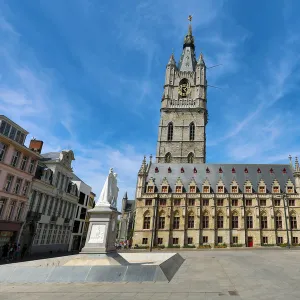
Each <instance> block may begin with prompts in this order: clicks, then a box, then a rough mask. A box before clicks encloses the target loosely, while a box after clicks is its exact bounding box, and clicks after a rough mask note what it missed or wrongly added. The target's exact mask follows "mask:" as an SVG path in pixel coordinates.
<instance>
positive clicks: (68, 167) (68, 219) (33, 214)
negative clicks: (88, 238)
mask: <svg viewBox="0 0 300 300" xmlns="http://www.w3.org/2000/svg"><path fill="white" fill-rule="evenodd" d="M19 132H20V133H19ZM27 134H28V132H27V131H26V130H24V129H23V128H21V127H20V126H19V125H17V124H15V123H14V122H12V121H11V120H10V119H8V118H7V117H5V116H0V246H1V245H3V244H5V243H7V242H17V243H21V244H27V245H28V246H29V250H30V252H31V253H45V252H57V251H71V250H80V248H81V247H83V245H82V240H84V238H83V235H84V233H85V231H84V230H83V229H84V228H85V227H86V226H87V225H86V224H84V223H87V222H88V213H87V211H88V209H87V208H88V207H90V206H91V205H90V202H91V200H90V199H94V197H95V194H94V193H92V188H91V187H90V186H88V185H87V184H86V183H84V182H83V181H82V180H81V179H79V178H78V177H77V176H76V175H75V174H74V173H73V169H72V161H74V160H75V157H74V153H73V151H72V150H66V151H61V152H50V153H44V154H41V152H42V147H43V142H42V141H39V140H36V139H32V140H31V141H30V144H29V147H26V146H25V145H24V142H25V140H26V136H27ZM82 199H84V201H82ZM78 216H79V217H78ZM78 218H79V220H80V221H79V222H80V228H78V222H77V219H78ZM81 223H83V224H81Z"/></svg>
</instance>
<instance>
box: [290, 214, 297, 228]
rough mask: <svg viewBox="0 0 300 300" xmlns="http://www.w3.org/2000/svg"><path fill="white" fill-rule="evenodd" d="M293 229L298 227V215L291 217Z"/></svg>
mask: <svg viewBox="0 0 300 300" xmlns="http://www.w3.org/2000/svg"><path fill="white" fill-rule="evenodd" d="M290 222H291V229H297V218H296V216H291V217H290Z"/></svg>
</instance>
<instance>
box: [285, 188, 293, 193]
mask: <svg viewBox="0 0 300 300" xmlns="http://www.w3.org/2000/svg"><path fill="white" fill-rule="evenodd" d="M286 191H287V193H288V194H293V193H294V187H293V186H288V187H287V188H286Z"/></svg>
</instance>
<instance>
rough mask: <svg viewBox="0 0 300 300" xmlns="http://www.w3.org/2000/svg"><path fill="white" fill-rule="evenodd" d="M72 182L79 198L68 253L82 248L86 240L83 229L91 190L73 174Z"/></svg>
mask: <svg viewBox="0 0 300 300" xmlns="http://www.w3.org/2000/svg"><path fill="white" fill-rule="evenodd" d="M72 181H73V183H74V184H76V186H77V189H78V195H79V198H78V203H77V208H76V213H75V215H74V223H73V229H72V233H71V238H70V243H69V251H78V250H81V248H83V247H84V242H85V238H86V235H85V234H86V231H85V230H84V229H85V222H86V216H87V211H88V209H89V200H90V195H91V192H92V188H91V187H90V186H89V185H87V184H86V183H84V182H83V181H82V180H81V179H80V178H78V177H77V176H76V175H74V174H73V178H72Z"/></svg>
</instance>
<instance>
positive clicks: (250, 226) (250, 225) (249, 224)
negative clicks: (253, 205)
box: [247, 216, 253, 228]
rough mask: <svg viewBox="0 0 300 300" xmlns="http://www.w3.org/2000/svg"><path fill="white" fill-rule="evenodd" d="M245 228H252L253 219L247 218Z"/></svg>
mask: <svg viewBox="0 0 300 300" xmlns="http://www.w3.org/2000/svg"><path fill="white" fill-rule="evenodd" d="M247 228H253V217H252V216H247Z"/></svg>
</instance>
